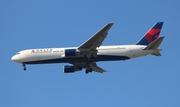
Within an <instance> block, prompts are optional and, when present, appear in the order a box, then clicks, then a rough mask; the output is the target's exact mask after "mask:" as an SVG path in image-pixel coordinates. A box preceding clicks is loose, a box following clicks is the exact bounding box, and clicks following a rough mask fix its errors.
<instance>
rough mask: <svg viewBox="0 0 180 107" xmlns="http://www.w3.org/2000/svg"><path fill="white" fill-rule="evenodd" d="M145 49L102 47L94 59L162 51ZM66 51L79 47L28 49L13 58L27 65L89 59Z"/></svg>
mask: <svg viewBox="0 0 180 107" xmlns="http://www.w3.org/2000/svg"><path fill="white" fill-rule="evenodd" d="M145 47H146V46H144V45H115V46H100V47H99V48H97V51H98V53H97V56H96V57H94V58H93V61H94V62H98V61H114V60H127V59H131V58H136V57H140V56H145V55H148V54H153V53H156V52H159V51H161V49H159V48H158V49H153V50H143V49H144V48H145ZM66 49H77V47H71V48H43V49H27V50H23V51H20V52H18V53H17V54H16V55H14V56H13V57H12V60H13V61H16V62H18V63H26V64H43V63H81V62H86V61H87V58H86V57H84V56H83V57H82V56H79V55H76V56H70V57H69V56H68V57H67V56H65V50H66Z"/></svg>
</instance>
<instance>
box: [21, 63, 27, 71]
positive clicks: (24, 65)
mask: <svg viewBox="0 0 180 107" xmlns="http://www.w3.org/2000/svg"><path fill="white" fill-rule="evenodd" d="M22 66H23V70H24V71H26V69H27V68H26V64H25V63H22Z"/></svg>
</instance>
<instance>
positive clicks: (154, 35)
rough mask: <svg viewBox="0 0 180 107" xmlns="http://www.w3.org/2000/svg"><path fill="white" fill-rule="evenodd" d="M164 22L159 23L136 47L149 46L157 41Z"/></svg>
mask: <svg viewBox="0 0 180 107" xmlns="http://www.w3.org/2000/svg"><path fill="white" fill-rule="evenodd" d="M163 23H164V22H157V23H156V24H155V25H154V26H153V27H152V28H151V29H150V30H149V31H148V32H147V33H146V34H145V35H144V36H143V38H142V39H141V40H140V41H139V42H138V43H137V44H136V45H148V44H150V43H151V42H153V41H154V40H156V39H157V38H158V37H159V35H160V32H161V28H162V26H163Z"/></svg>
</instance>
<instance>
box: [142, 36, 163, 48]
mask: <svg viewBox="0 0 180 107" xmlns="http://www.w3.org/2000/svg"><path fill="white" fill-rule="evenodd" d="M163 39H164V36H163V37H159V38H158V39H156V40H155V41H153V42H152V43H150V44H149V45H148V46H147V47H146V48H144V50H150V49H157V48H158V47H159V45H160V44H161V42H162V41H163Z"/></svg>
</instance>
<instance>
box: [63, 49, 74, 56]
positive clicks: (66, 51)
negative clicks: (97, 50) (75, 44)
mask: <svg viewBox="0 0 180 107" xmlns="http://www.w3.org/2000/svg"><path fill="white" fill-rule="evenodd" d="M64 52H65V56H76V53H77V52H76V49H66V50H65V51H64Z"/></svg>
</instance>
